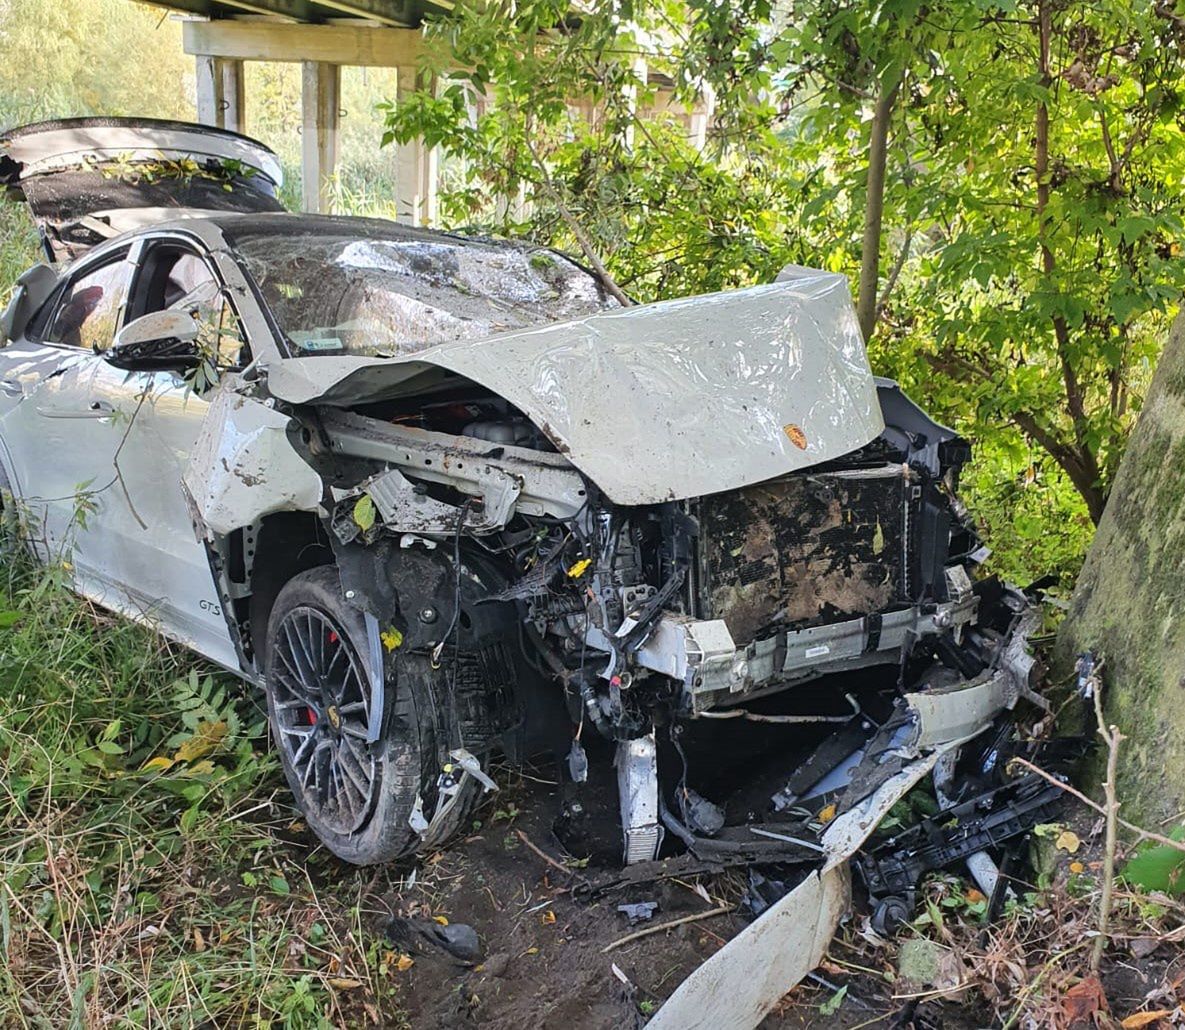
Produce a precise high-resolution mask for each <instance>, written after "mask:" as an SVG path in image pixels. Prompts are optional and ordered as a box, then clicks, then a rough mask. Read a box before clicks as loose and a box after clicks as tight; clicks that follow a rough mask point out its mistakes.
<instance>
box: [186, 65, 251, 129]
mask: <svg viewBox="0 0 1185 1030" xmlns="http://www.w3.org/2000/svg"><path fill="white" fill-rule="evenodd" d="M246 114H247V112H246V104H245V101H244V92H243V62H242V61H238V60H235V59H233V58H224V57H210V56H209V55H207V54H198V56H197V118H198V121H199V122H201V123H202V124H203V125H214V126H217V127H218V128H220V129H231V130H232V131H234V132H246V130H247V117H246Z"/></svg>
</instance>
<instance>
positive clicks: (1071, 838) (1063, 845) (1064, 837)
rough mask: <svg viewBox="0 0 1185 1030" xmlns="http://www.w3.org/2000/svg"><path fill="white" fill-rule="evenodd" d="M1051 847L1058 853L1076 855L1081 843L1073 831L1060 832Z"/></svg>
mask: <svg viewBox="0 0 1185 1030" xmlns="http://www.w3.org/2000/svg"><path fill="white" fill-rule="evenodd" d="M1053 846H1054V847H1055V848H1057V849H1058V851H1067V852H1069V853H1070V854H1071V855H1073V854H1076V853H1077V851H1078V849H1079V848H1080V847H1081V846H1082V841H1080V840H1079V839H1078V834H1076V833H1075V832H1074V831H1073V830H1062V832H1061V833H1059V834H1058V835H1057V840H1055V841H1054V842H1053Z"/></svg>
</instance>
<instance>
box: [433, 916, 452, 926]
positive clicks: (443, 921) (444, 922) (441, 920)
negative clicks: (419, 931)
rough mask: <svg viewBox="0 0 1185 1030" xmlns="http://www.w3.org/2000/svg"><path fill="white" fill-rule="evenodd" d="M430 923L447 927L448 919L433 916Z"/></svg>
mask: <svg viewBox="0 0 1185 1030" xmlns="http://www.w3.org/2000/svg"><path fill="white" fill-rule="evenodd" d="M432 921H433V922H434V923H439V924H440V925H441V926H448V918H447V917H445V916H433V917H432Z"/></svg>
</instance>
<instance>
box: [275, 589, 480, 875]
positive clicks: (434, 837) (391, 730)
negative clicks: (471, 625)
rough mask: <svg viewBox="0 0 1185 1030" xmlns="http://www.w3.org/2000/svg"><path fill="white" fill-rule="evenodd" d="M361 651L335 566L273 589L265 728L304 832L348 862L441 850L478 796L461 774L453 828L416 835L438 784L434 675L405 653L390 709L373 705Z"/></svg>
mask: <svg viewBox="0 0 1185 1030" xmlns="http://www.w3.org/2000/svg"><path fill="white" fill-rule="evenodd" d="M367 653H368V646H367V635H366V625H365V622H364V620H363V617H362V615H361V613H360V612H358V611H357V610H356V609H355V608H354V607H353V606H351V605H349V604H348V603H347V602H346V601H345V599H344V598H343V597H342V594H341V582H340V579H339V577H338V573H337V569H336V568H335V567H333V566H321V567H319V568H315V569H309V570H308V571H306V572H302V573H300V574H299V575H297V576H295V577H293V579H292V580H290V581H289V582H288V583H287V585H285V587H284V588H283V589H282V590H281V591H280V594H279V596H278V597H277V598H276V603H275V606H274V607H273V608H272V612H271V617H270V618H269V620H268V626H267V641H266V664H265V670H266V671H265V682H266V688H267V702H268V716H269V719H270V721H271V726H272V734H273V737H274V738H275V742H276V747H277V749H278V750H279V752H280V763H281V765H282V766H283V769H284V775H285V777H286V778H287V780H288V785H289V786H290V787H291V788H292V793H293V795H294V796H295V798H296V803H297V807H298V808H299V809H300V810H301V812H302V814H303V815H304V817H305V819H306V821H307V822H308V825H309V828H310V829H311V830H312V831H313V832H314V833H315V834H316V835H317V836H318V837H319V838H320V839H321V840H322V841H323V842H324V843H325V846H326V847H328V848H329V850H330V851H332V852H333V853H334V854H335V855H337V856H338V857H339V858H342V859H344V860H345V861H347V862H351V863H354V864H355V865H372V864H374V863H377V862H386V861H390V860H391V859H395V858H399V857H400V856H403V855H407V854H411V853H413V852H415V851H417V850H419V848H420V847H421V846H429V845H431V846H437V845H439V843H440V842H441V839H442V838H443V837H446V836H448V835H449V834H450V832H455V830H456V829H458V828H459V826H460V823H461V822H462V820H463V818H464V816H465V815H466V814H467V813H468V811H469V810H470V809H471V807H472V804H473V802H474V801H475V800H476V798H477V797H478V796H479V793H480V791H479V787H478V785H477V784H476V783H475V782H471V781H469V780H468V778H464V779H463V780H462V783H461V787H460V791H461V794H462V795H463V796H458V797H456V798H455V799H454V803H453V804H451V805H449V814H450V816H451V818H450V820H449V823H450V825H448V826H445V827H437V828H436V829H435V830H434V832H433V833H432V834H431V835H430V838H429V837H426V836H421V834H420V833H419V832H417V830H416V828H414V827H413V820H414V821H415V822H416V823H417V825H418V826H419V827H420V829H422V828H423V820H422V815H423V814H424V813H426V814H427V815H428V816H429V817H430V816H431V814H432V813H433V812H434V811H435V809H436V799H437V797H438V795H439V791H440V789H441V764H440V760H439V755H438V749H437V741H436V732H435V719H434V718H433V715H434V713H433V711H432V708H431V702H430V698H431V697H432V692H431V690H430V679H429V677H430V676H431V675H432V672H431V669H430V668H429V666H428V660H427V658H425V657H423V656H419V655H414V654H410V655H406V656H403V657H401V658H400V659H399V661H398V662H397V663H393V664H395V666H396V668H395V674H394V675H393V676H392V675H390V674H389V675H388V678H387V682H386V684H385V690H384V693H385V701H384V706H383V707H384V708H385V711H374V710H373V704H374V699H373V696H372V691H371V686H370V676H369V673H368V668H367V664H366V661H365V659H364V656H365V655H366V654H367ZM376 732H377V739H375V740H373V741H372V740H370V737H371V736H374V735H375V734H376ZM447 786H448V781H447V777H446V780H445V787H446V788H447ZM454 789H455V788H454Z"/></svg>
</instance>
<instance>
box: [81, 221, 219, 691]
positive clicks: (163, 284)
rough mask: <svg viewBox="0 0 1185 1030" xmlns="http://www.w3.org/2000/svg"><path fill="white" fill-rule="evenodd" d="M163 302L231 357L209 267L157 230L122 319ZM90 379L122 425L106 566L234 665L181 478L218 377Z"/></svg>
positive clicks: (133, 593) (148, 605)
mask: <svg viewBox="0 0 1185 1030" xmlns="http://www.w3.org/2000/svg"><path fill="white" fill-rule="evenodd" d="M166 309H175V310H183V311H186V312H188V313H189V314H191V315H192V316H193V317H194V318H195V319H196V320H197V321H198V324H199V326H200V327H201V328H200V337H199V342H200V343H201V344H202V346H203V348H204V349H205V350H207V351H208V353H209V354H210V356H211V358H212V363H213V364H214V365H215V366H216V367H217V368H218V369H220V370H221V372H224V373H226V372H229V371H230V370H231V369H233V368H235V367H237V365H238V363H239V350H240V346H241V338H240V336H239V334H238V329H237V324H238V320H237V317H236V315H235V312H234V308H233V306H232V305H231V303H230V301H229V300H228V299H227V296H226V291H225V290H224V289H223V287H222V284H221V282H220V281H219V279H218V277H217V275H216V273H215V271H214V269H213V268H212V266H211V264H210V263H209V261H208V259H207V258H206V256H205V255H204V254H203V253H202V251H201V249H200V248H199V247H198V245H196V244H195V243H192V242H188V241H185V240H182V239H179V238H175V237H167V236H164V237H159V238H149V239H147V240H145V241H144V243H143V246H142V249H141V250H140V252H139V254H138V260H137V261H136V270H135V274H134V278H133V280H132V284H131V288H130V292H129V299H128V302H127V308H126V314H125V323H126V322H131V321H133V320H134V319H136V318H139V317H141V316H143V315H146V314H149V313H151V312H154V311H161V310H166ZM94 387H95V390H96V397H95V400H97V401H98V402H99V403H100V404H103V405H110V407H111V408H112V409H113V410H114V412H115V423H116V424H117V425H119V426H121V427H123V432H124V437H123V439H122V443H121V447H122V450H121V452H120V455H119V460H118V466H119V472H120V474H119V480H118V484H117V485H118V487H119V489H118V492H116V493H115V495H114V496H113V497H111V498H110V499H109V502H108V504H107V505H106V506H105V508H104V510H103V512H102V513H100V514H99V515H98V517H97V519H96V524H95V526H94V527H93V528H92V531H93V532H95V533H97V534H101V535H103V536H104V538H105V544H104V547H105V554H106V556H107V561H108V571H109V574H110V575H111V577H112V578H113V579H115V580H116V581H118V583H119V584H120V585H121V587H122V588H123V591H124V593H125V594H126V595H127V597H128V598H129V600H130V601H131V602H132V603H133V604H134V605H135V606H137V607H138V608H139V609H140V610H141V611H143V612H145V613H146V614H150V615H151V616H152V617H153V618H154V619H156V620H157V621H158V622H159V623H160V625H161V627H162V628H163V629H165V630H166V631H168V632H169V633H170V634H171V635H173V636H175V637H177V638H178V639H180V640H182V641H183V642H185V643H186V644H188V645H190V646H191V647H193V648H195V649H196V650H198V651H200V652H202V653H203V654H205V655H207V656H208V657H210V658H213V659H214V660H215V661H217V662H219V663H221V664H223V665H227V666H229V667H230V668H237V667H238V659H237V656H236V653H235V649H234V646H233V644H232V642H231V638H230V634H229V631H228V629H227V624H226V620H225V618H224V617H223V614H222V610H221V607H220V604H219V599H218V594H217V591H216V589H215V585H214V579H213V575H212V573H211V571H210V564H209V559H208V558H207V555H206V550H205V547H204V545H203V544H202V543H201V542H200V541H199V539H198V537H197V534H196V533H195V531H194V528H193V522H192V518H191V516H190V512H189V508H188V505H187V503H186V500H185V496H184V494H183V492H182V487H181V475H182V472H183V470H184V468H185V465H186V462H187V461H188V459H189V454H190V452H191V451H192V449H193V445H194V441H195V440H196V438H197V435H198V432H199V430H200V428H201V425H202V422H203V420H204V419H205V417H206V414H207V412H208V410H209V407H210V405H209V399H208V398H209V394H210V392H211V391H212V390H214V389H216V388H217V387H216V385H215V384H210V383H206V382H204V380H202V379H195V378H194V377H193V376H190V377H189V378H187V376H186V374H184V373H182V372H180V371H176V372H174V371H152V372H149V371H132V372H128V371H120V370H119V369H116V368H113V367H112V366H110V365H107V369H106V371H105V372H104V373H103V374H102V375H100V376H98V377H97V378H96V380H95V383H94Z"/></svg>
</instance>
